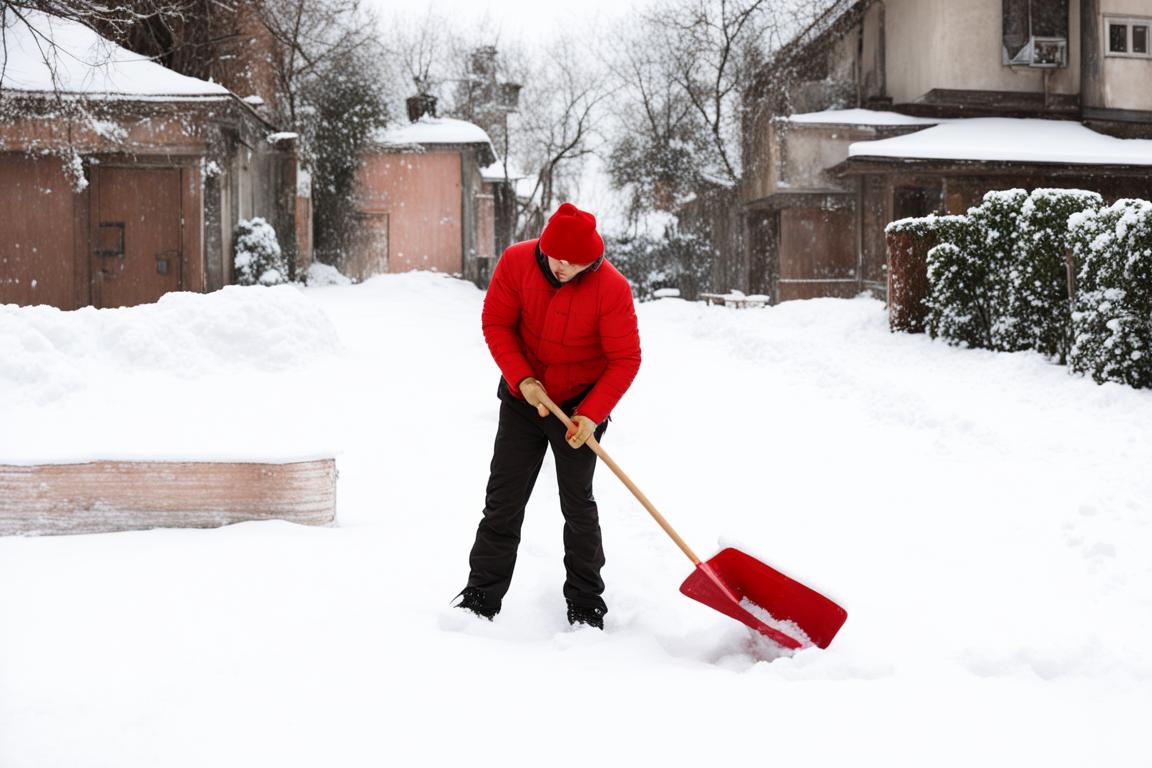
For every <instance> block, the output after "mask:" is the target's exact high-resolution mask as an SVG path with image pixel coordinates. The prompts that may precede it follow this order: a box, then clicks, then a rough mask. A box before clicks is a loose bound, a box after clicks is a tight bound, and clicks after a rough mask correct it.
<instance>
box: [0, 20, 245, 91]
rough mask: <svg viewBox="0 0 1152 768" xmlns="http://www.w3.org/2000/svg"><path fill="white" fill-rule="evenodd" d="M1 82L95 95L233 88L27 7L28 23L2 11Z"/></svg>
mask: <svg viewBox="0 0 1152 768" xmlns="http://www.w3.org/2000/svg"><path fill="white" fill-rule="evenodd" d="M0 13H2V16H0V20H2V22H3V24H4V27H5V28H4V46H2V47H0V72H2V73H3V75H2V77H0V86H2V87H3V89H4V90H6V91H30V92H35V93H48V92H53V91H58V92H61V93H67V94H83V95H84V96H87V97H89V98H96V97H117V96H119V97H140V98H149V97H152V98H154V97H158V96H176V97H189V96H210V97H224V96H228V95H229V92H228V90H227V89H226V88H224V87H223V86H221V85H218V84H216V83H210V82H208V81H206V80H200V79H197V78H195V77H186V76H184V75H181V74H177V73H176V72H173V71H172V70H170V69H168V68H167V67H164V66H162V65H160V64H157V63H156V62H154V61H151V60H150V59H148V58H146V57H144V56H141V55H139V54H136V53H132V52H131V51H129V50H127V49H125V48H121V47H120V46H118V45H116V44H115V43H113V42H111V41H110V40H108V39H106V38H104V37H102V36H100V35H99V34H97V33H96V32H95V31H94V30H92V29H91V28H89V27H86V26H84V25H83V24H80V23H79V22H75V21H70V20H67V19H62V18H59V17H56V16H51V15H48V14H45V13H42V12H40V11H34V10H30V9H27V8H24V9H21V11H20V13H21V15H23V17H24V18H25V19H27V23H25V22H24V21H22V20H20V19H19V18H17V17H16V16H15V12H14V11H11V10H7V9H6V10H4V11H2V12H0Z"/></svg>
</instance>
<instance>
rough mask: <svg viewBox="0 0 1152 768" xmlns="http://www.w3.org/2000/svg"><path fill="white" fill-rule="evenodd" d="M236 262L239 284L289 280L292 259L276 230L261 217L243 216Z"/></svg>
mask: <svg viewBox="0 0 1152 768" xmlns="http://www.w3.org/2000/svg"><path fill="white" fill-rule="evenodd" d="M233 265H234V267H235V275H234V282H235V283H236V284H237V285H258V284H259V285H277V284H279V283H286V282H288V261H287V259H285V258H284V254H283V252H281V250H280V243H279V242H278V241H277V240H276V230H274V229H273V228H272V225H271V224H269V223H268V222H267V221H265V220H264V219H261V218H255V219H243V220H241V221H240V224H239V225H238V226H237V227H236V234H235V237H234V238H233Z"/></svg>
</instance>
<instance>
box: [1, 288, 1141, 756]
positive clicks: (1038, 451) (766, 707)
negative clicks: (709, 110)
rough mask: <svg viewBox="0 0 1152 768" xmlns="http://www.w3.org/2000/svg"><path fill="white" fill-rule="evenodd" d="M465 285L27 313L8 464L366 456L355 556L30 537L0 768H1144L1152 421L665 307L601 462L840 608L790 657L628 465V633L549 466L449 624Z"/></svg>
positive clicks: (478, 380) (342, 462)
mask: <svg viewBox="0 0 1152 768" xmlns="http://www.w3.org/2000/svg"><path fill="white" fill-rule="evenodd" d="M482 300H483V294H482V293H481V292H480V291H478V290H477V289H475V288H474V287H472V286H471V285H468V284H465V283H462V282H460V281H456V280H452V279H449V278H445V277H441V276H437V275H430V274H410V275H396V276H386V277H380V278H375V279H373V280H371V281H369V282H367V283H365V284H362V285H357V286H333V287H325V288H310V289H300V288H297V287H292V286H286V287H277V288H260V287H257V288H246V289H240V288H233V289H228V290H225V291H222V292H219V293H215V294H210V295H206V296H199V295H177V296H170V297H167V298H166V299H165V300H163V301H161V302H160V303H159V304H157V305H154V306H150V307H139V308H134V309H126V310H111V311H108V310H105V311H96V310H81V311H79V312H74V313H61V312H57V311H56V310H51V309H47V308H19V309H18V308H15V307H0V462H8V463H12V462H17V463H30V462H36V461H76V460H84V459H91V458H124V457H136V458H139V457H161V458H202V459H209V458H237V457H239V458H245V457H252V458H255V457H267V458H273V459H277V460H287V459H291V458H294V457H298V456H299V457H311V456H316V455H324V454H325V453H332V454H334V455H336V456H337V459H338V466H339V469H340V485H339V492H338V493H339V512H338V518H339V524H338V525H337V526H335V527H331V528H306V527H301V526H294V525H290V524H287V523H278V522H272V523H250V524H243V525H237V526H232V527H229V528H223V529H217V530H206V531H181V530H158V531H147V532H135V533H121V534H107V535H100V536H75V537H48V538H20V537H8V538H5V539H0V583H2V584H3V585H4V588H3V589H2V590H0V765H3V766H4V767H5V768H22V767H24V766H45V765H84V766H103V765H109V766H112V765H114V766H118V768H124V767H126V766H141V767H144V766H148V767H149V768H151V767H152V766H157V765H163V766H204V765H215V766H251V765H275V766H297V765H299V766H310V767H311V766H317V765H332V766H379V765H426V764H436V765H501V766H539V765H587V764H604V765H620V764H626V763H631V762H635V763H638V764H645V765H701V764H705V765H717V766H718V765H737V764H741V765H743V764H751V765H769V764H775V763H787V764H805V765H843V764H848V763H852V764H864V765H880V764H883V765H896V766H924V765H933V766H939V765H972V764H983V765H1013V764H1015V765H1041V764H1043V765H1047V766H1084V765H1103V764H1109V765H1130V766H1137V765H1146V764H1147V749H1146V737H1145V736H1144V735H1143V734H1144V732H1145V729H1146V722H1145V721H1146V718H1147V713H1148V712H1149V711H1152V650H1150V649H1152V631H1150V630H1152V627H1150V624H1152V528H1150V523H1149V521H1150V520H1152V473H1150V472H1149V471H1148V467H1149V466H1152V441H1150V440H1149V439H1148V425H1149V424H1152V393H1149V392H1141V391H1134V390H1131V389H1128V388H1125V387H1122V386H1118V385H1111V384H1109V385H1104V386H1097V385H1095V384H1093V383H1092V382H1090V381H1085V380H1083V379H1079V378H1075V377H1070V376H1069V375H1068V374H1067V372H1066V370H1065V369H1064V368H1061V367H1058V366H1055V365H1051V364H1048V363H1047V362H1045V361H1044V360H1043V359H1041V358H1039V357H1038V356H1036V355H1033V354H1026V353H1022V354H1013V355H1005V354H993V353H990V352H985V351H969V350H958V349H953V348H950V347H947V346H945V345H944V344H941V343H937V342H933V341H931V340H929V339H927V338H924V337H922V336H908V335H893V334H889V333H888V332H887V330H886V326H885V316H884V309H883V306H882V304H880V303H879V302H876V301H873V300H869V299H856V300H850V301H841V300H816V301H807V302H792V303H788V304H784V305H781V306H778V307H773V308H768V309H750V310H732V309H728V308H723V307H709V306H704V305H701V304H691V303H686V302H682V301H679V300H664V301H661V302H657V303H652V304H645V305H641V306H640V307H639V314H640V323H641V334H642V340H643V344H644V356H645V357H644V364H643V367H642V369H641V372H640V375H639V377H638V379H637V381H636V383H635V385H634V387H633V389H632V390H631V391H630V392H629V394H628V395H627V396H626V398H625V399H624V401H623V402H622V403H621V405H620V406H619V408H618V409H617V411H616V413H615V414H614V421H613V423H612V425H611V426H610V428H609V430H608V433H607V435H606V436H605V439H604V447H605V448H606V449H607V450H608V451H609V452H610V453H611V454H612V456H613V457H614V458H615V459H616V460H617V461H618V462H619V463H620V464H621V466H622V467H623V468H624V469H625V470H626V471H627V472H628V473H629V474H630V475H631V476H632V478H633V479H634V480H635V481H636V482H637V484H638V485H639V486H640V487H641V488H642V489H643V490H644V491H645V492H646V493H647V494H648V496H649V497H650V498H651V499H652V501H653V502H654V503H655V504H656V506H657V507H658V508H660V510H661V511H662V512H663V513H664V514H665V515H666V516H667V517H668V519H669V521H670V522H671V523H672V524H673V525H674V526H675V527H676V528H677V529H678V530H679V532H680V534H681V535H682V536H683V537H684V538H685V539H686V540H687V541H688V542H689V544H690V545H692V546H693V547H694V548H695V549H696V550H697V552H698V553H699V554H701V555H702V556H708V555H711V554H712V553H713V552H714V551H715V550H716V549H718V548H719V547H720V546H722V545H726V544H731V545H735V546H738V547H740V548H741V549H744V550H745V551H747V552H749V553H750V554H753V555H755V556H757V557H760V558H761V559H762V560H764V561H766V562H768V563H771V564H773V565H775V566H777V567H779V568H781V569H783V570H785V571H787V572H789V573H790V574H792V575H793V576H795V577H797V578H799V579H800V580H802V581H804V582H806V583H808V584H810V585H812V586H813V587H815V588H817V589H820V590H822V591H824V592H826V593H827V594H829V595H830V596H832V597H833V598H835V599H837V600H838V601H839V602H841V603H842V604H843V605H844V606H845V607H846V608H847V609H848V611H849V618H848V623H847V624H846V625H845V627H844V629H843V630H842V631H841V633H840V635H839V636H838V638H837V639H836V641H835V642H834V643H833V644H832V646H831V647H830V648H829V649H828V650H826V651H821V650H818V649H809V650H805V651H802V652H800V653H798V654H797V655H795V656H791V657H787V656H785V657H783V658H778V659H775V660H773V661H769V660H770V659H773V658H774V657H775V656H776V655H777V654H776V653H775V652H774V650H773V649H772V648H771V647H769V646H767V645H766V644H765V643H764V642H762V641H760V640H759V639H758V638H757V637H755V636H753V635H752V634H751V633H750V632H749V631H748V630H746V629H745V628H744V627H743V626H742V625H740V624H738V623H736V622H734V621H732V620H730V619H727V618H725V617H724V616H722V615H720V614H719V613H716V612H714V611H711V610H709V609H708V608H705V607H703V606H701V605H698V604H696V603H694V602H693V601H690V600H688V599H687V598H684V597H682V596H681V595H680V594H679V593H678V592H677V587H678V585H679V583H680V581H681V580H682V579H683V578H684V577H685V576H687V575H688V573H689V572H690V570H691V565H690V563H689V562H688V561H687V560H686V559H685V558H684V557H683V555H682V554H681V553H680V552H679V550H678V549H677V548H676V547H675V546H674V545H673V544H672V542H671V541H669V540H668V539H667V537H666V536H665V535H664V534H663V532H662V531H660V529H659V528H658V527H657V526H656V524H655V523H653V522H652V521H651V519H650V518H649V517H648V515H647V514H646V513H645V512H644V510H643V509H642V508H641V507H640V506H639V504H637V503H636V502H635V501H634V500H633V499H632V497H631V496H630V495H629V493H628V492H627V490H626V489H625V488H624V487H623V486H622V485H621V484H620V483H619V482H618V481H617V479H616V478H615V477H613V476H612V474H611V473H610V472H608V471H607V470H606V468H603V467H602V468H601V469H600V471H599V472H598V479H597V497H598V499H599V500H600V506H601V517H602V522H603V526H604V531H605V546H606V550H607V555H608V566H607V567H606V568H605V573H604V575H605V578H606V581H607V582H608V592H607V593H606V595H605V597H606V599H607V601H608V604H609V609H610V612H609V614H608V617H607V631H606V632H605V633H598V632H595V631H593V630H588V629H582V630H579V631H573V630H571V629H570V628H569V627H568V626H567V623H566V622H565V620H564V604H563V599H562V597H561V595H560V586H561V582H562V579H563V568H562V564H561V542H560V532H561V525H562V519H561V517H560V513H559V509H558V506H557V502H556V499H555V494H556V489H555V483H554V480H553V478H552V477H551V471H552V470H551V463H550V461H549V463H548V464H546V466H545V469H544V471H543V472H542V473H541V478H540V482H539V483H538V485H537V489H536V493H535V494H534V497H533V501H532V503H531V505H530V506H529V509H528V514H527V521H526V523H525V528H524V536H523V542H522V545H521V555H520V560H519V563H518V566H517V574H516V578H515V579H514V581H513V586H512V591H511V593H510V594H509V595H508V598H507V599H506V601H505V609H504V612H503V613H502V614H501V615H500V616H499V617H498V619H497V621H496V622H495V623H491V624H489V623H486V622H482V621H480V620H476V619H472V618H470V617H468V616H465V615H462V614H461V613H460V612H459V611H455V610H453V609H450V608H448V607H447V604H448V601H449V600H450V598H451V597H452V595H454V594H455V593H456V592H457V591H458V590H459V589H460V588H461V587H462V586H463V583H464V578H465V576H466V571H467V563H466V559H467V553H468V548H469V546H470V544H471V539H472V534H473V532H474V530H475V524H476V522H477V520H478V517H479V513H480V509H481V506H482V502H483V491H484V483H485V480H486V477H487V464H488V459H489V455H490V449H491V442H492V437H493V433H494V429H495V423H496V412H497V404H498V403H497V400H496V398H495V390H496V383H497V377H498V373H497V370H496V368H495V365H494V364H493V363H492V362H491V360H490V358H489V357H488V353H487V349H486V347H485V346H484V342H483V338H482V336H481V333H480V328H479V313H480V305H481V302H482Z"/></svg>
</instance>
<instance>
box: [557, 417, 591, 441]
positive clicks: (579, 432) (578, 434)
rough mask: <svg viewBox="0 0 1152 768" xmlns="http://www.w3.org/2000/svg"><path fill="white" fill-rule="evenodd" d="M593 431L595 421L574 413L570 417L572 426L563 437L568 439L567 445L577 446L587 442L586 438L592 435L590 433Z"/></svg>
mask: <svg viewBox="0 0 1152 768" xmlns="http://www.w3.org/2000/svg"><path fill="white" fill-rule="evenodd" d="M595 431H596V422H594V421H592V419H590V418H588V417H587V416H581V415H580V414H576V415H575V416H573V417H572V428H571V429H569V430H568V433H567V434H566V435H564V439H565V440H567V441H568V445H570V446H572V447H573V448H579V447H580V446H582V445H584V443H586V442H588V438H590V437H592V433H593V432H595Z"/></svg>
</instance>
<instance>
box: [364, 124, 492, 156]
mask: <svg viewBox="0 0 1152 768" xmlns="http://www.w3.org/2000/svg"><path fill="white" fill-rule="evenodd" d="M375 141H376V143H377V144H381V145H384V146H407V145H425V144H488V145H489V146H491V143H492V142H491V140H490V139H489V138H488V134H487V133H485V131H484V129H483V128H481V127H480V126H478V125H476V124H475V123H469V122H468V121H466V120H457V119H455V118H450V117H428V116H427V115H425V116H424V117H422V118H420V119H419V120H417V121H416V122H414V123H408V124H406V125H401V126H397V127H393V128H385V129H382V130H380V131H377V133H376V135H375ZM493 154H495V152H493Z"/></svg>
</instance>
